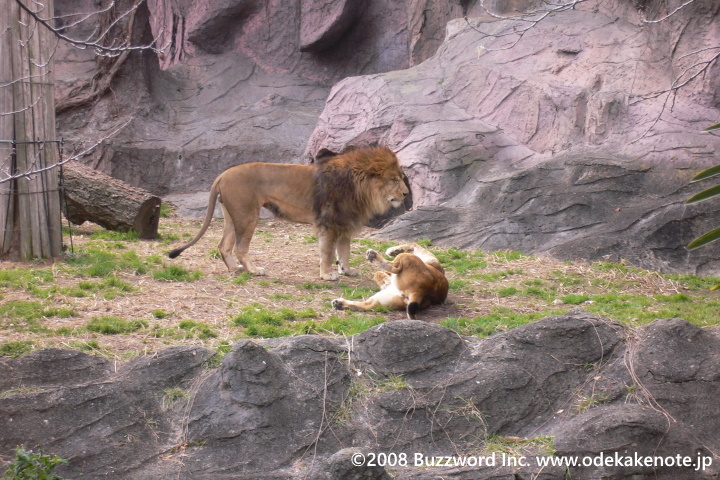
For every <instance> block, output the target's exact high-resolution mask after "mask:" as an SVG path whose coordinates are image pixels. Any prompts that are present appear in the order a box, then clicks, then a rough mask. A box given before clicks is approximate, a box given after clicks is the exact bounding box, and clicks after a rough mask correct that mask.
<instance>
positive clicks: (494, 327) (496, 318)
mask: <svg viewBox="0 0 720 480" xmlns="http://www.w3.org/2000/svg"><path fill="white" fill-rule="evenodd" d="M564 312H565V310H545V311H541V312H532V313H518V312H516V311H514V310H513V309H510V308H504V307H493V308H492V310H491V313H489V314H488V315H481V316H477V317H474V318H472V319H470V318H463V317H461V318H452V317H451V318H448V319H446V320H443V321H441V322H440V325H443V326H445V327H448V328H450V329H452V330H455V331H456V332H458V333H459V334H461V335H468V336H470V335H474V336H478V337H486V336H488V335H492V334H493V333H498V332H504V331H506V330H509V329H511V328H515V327H519V326H521V325H525V324H527V323H530V322H534V321H535V320H539V319H541V318H545V317H547V316H550V315H559V314H562V313H564Z"/></svg>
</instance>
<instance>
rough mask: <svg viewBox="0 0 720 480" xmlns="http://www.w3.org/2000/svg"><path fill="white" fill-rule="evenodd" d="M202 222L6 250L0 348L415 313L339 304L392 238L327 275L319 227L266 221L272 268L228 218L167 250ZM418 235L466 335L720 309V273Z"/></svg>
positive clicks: (361, 322)
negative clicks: (241, 247) (245, 266)
mask: <svg viewBox="0 0 720 480" xmlns="http://www.w3.org/2000/svg"><path fill="white" fill-rule="evenodd" d="M199 225H200V221H199V220H193V221H189V220H180V219H177V218H172V217H164V218H163V220H162V221H161V225H160V239H159V240H157V241H144V240H139V239H138V238H137V235H135V234H133V233H130V232H129V233H116V232H108V231H106V230H104V229H102V228H99V227H97V226H95V225H84V226H82V227H80V228H77V229H76V228H73V244H74V252H71V253H68V254H67V255H66V256H65V258H64V260H63V261H61V262H57V263H55V264H53V265H48V264H47V263H41V262H38V263H10V262H3V263H0V301H1V302H2V303H1V304H0V355H2V356H5V357H16V356H19V355H23V354H25V353H27V352H29V351H31V350H32V349H36V348H44V347H49V346H53V347H60V348H75V349H78V350H82V351H85V352H88V353H92V354H96V355H105V356H110V357H118V358H123V359H125V358H128V357H132V356H134V355H137V354H140V353H144V352H149V351H155V350H159V349H162V348H166V347H167V346H169V345H179V344H202V345H204V346H206V347H208V348H213V349H215V350H216V351H218V352H220V355H219V356H218V358H219V357H220V356H221V355H222V354H224V353H227V351H228V350H229V349H230V347H231V346H232V345H233V343H234V342H235V341H236V340H238V339H239V338H248V337H251V338H261V337H276V336H283V335H301V334H320V335H332V336H349V335H353V334H356V333H359V332H362V331H364V330H366V329H368V328H370V327H372V326H374V325H378V324H380V323H382V322H385V321H393V320H398V319H404V318H405V313H404V312H395V311H374V312H368V313H359V312H349V311H336V310H334V309H333V308H332V307H331V306H330V301H331V300H332V299H333V298H336V297H340V296H342V297H345V298H349V299H360V298H367V297H369V296H371V295H372V294H373V293H375V292H376V291H377V287H376V285H375V284H374V282H373V280H372V273H373V272H374V267H373V266H371V265H368V264H367V262H366V261H365V260H364V254H365V251H366V250H367V249H368V248H373V249H375V250H378V251H380V252H384V251H385V250H386V249H387V248H388V247H390V246H393V245H395V243H394V242H387V241H377V240H374V239H370V238H358V239H356V240H354V241H353V243H352V262H353V264H354V265H356V266H357V267H358V268H359V269H360V276H358V277H342V279H341V281H340V282H324V281H321V280H319V278H318V270H319V266H318V260H317V238H316V237H314V234H313V231H312V228H311V227H308V226H303V225H293V224H287V223H282V222H275V221H261V222H260V225H259V227H258V234H257V235H256V238H255V240H254V241H253V243H252V244H251V253H252V255H253V259H254V261H255V263H256V264H258V265H259V266H262V267H265V269H266V271H267V272H268V274H267V276H262V277H254V276H251V275H248V274H247V273H240V274H236V275H231V274H229V273H228V272H227V269H226V268H225V266H224V264H223V262H222V260H220V259H219V257H218V255H217V248H216V245H217V244H218V241H219V239H220V236H221V234H222V222H219V221H216V222H213V223H212V224H211V226H210V229H209V230H208V232H207V233H206V235H205V236H204V237H203V238H202V239H201V240H200V241H199V242H198V244H197V245H196V246H194V247H193V248H191V249H188V250H187V251H185V252H183V254H182V255H181V256H180V257H178V258H177V259H174V260H170V259H168V258H167V253H168V252H169V250H170V249H172V248H174V247H176V246H177V245H178V244H179V243H181V242H184V241H187V239H189V238H192V237H193V236H194V235H195V233H197V230H198V228H199ZM419 243H421V244H423V245H424V246H426V247H427V248H429V249H430V250H431V251H433V252H434V253H435V254H436V255H437V256H438V258H439V259H440V260H441V261H442V262H443V264H444V265H445V268H446V272H447V276H448V279H449V282H450V287H451V288H450V294H449V297H448V301H447V302H446V304H444V305H441V306H436V307H432V308H430V309H427V310H423V311H421V312H420V315H419V318H420V319H421V320H426V321H431V322H436V323H441V324H442V325H445V326H447V327H449V328H452V329H454V330H456V331H458V332H459V333H461V334H462V335H479V336H487V335H492V334H494V333H497V332H502V331H505V330H508V329H510V328H514V327H517V326H520V325H524V324H527V323H529V322H533V321H536V320H538V319H541V318H544V317H547V316H549V315H557V314H562V313H564V312H566V311H568V310H569V309H572V308H582V309H585V310H588V311H590V312H592V313H596V314H598V315H603V316H606V317H610V318H613V319H616V320H619V321H621V322H624V323H626V324H627V325H630V326H633V327H635V326H640V325H644V324H647V323H649V322H652V321H653V320H655V319H658V318H669V317H680V318H684V319H686V320H688V321H689V322H691V323H694V324H696V325H699V326H703V327H705V326H715V325H717V324H718V322H719V321H720V318H719V317H718V316H717V313H716V312H717V311H719V310H720V292H710V291H709V288H710V287H711V286H712V285H715V284H716V283H718V281H720V279H718V278H713V277H708V278H703V277H697V276H693V275H663V274H659V273H657V272H651V271H647V270H642V269H638V268H635V267H633V266H631V265H627V264H626V263H623V262H620V263H608V262H597V263H569V262H558V261H553V260H550V259H546V258H536V257H532V256H528V255H524V254H521V253H519V252H515V251H503V252H481V251H466V250H461V249H457V248H440V247H436V246H433V245H432V244H431V242H429V241H428V240H426V239H423V240H420V241H419Z"/></svg>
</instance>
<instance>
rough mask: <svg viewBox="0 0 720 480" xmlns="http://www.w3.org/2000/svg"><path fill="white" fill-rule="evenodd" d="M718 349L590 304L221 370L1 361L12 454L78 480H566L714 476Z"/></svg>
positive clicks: (271, 347) (259, 358) (411, 331)
mask: <svg viewBox="0 0 720 480" xmlns="http://www.w3.org/2000/svg"><path fill="white" fill-rule="evenodd" d="M718 351H720V338H718V335H717V332H716V331H715V330H714V329H713V330H710V329H701V328H698V327H695V326H692V325H690V324H688V323H687V322H684V321H682V320H679V319H672V320H658V321H656V322H655V323H652V324H650V325H648V326H646V327H643V328H640V329H638V330H630V329H628V328H627V327H625V326H623V325H621V324H619V323H616V322H614V321H612V320H609V319H607V318H601V317H597V316H593V315H590V314H588V313H586V312H583V311H581V310H574V311H571V312H569V313H568V314H566V315H563V316H559V317H549V318H546V319H544V320H541V321H538V322H535V323H532V324H529V325H525V326H523V327H519V328H515V329H512V330H510V331H507V332H504V333H500V334H496V335H493V336H490V337H487V338H476V337H460V336H459V335H457V334H456V333H455V332H454V331H451V330H449V329H446V328H444V327H441V326H439V325H435V324H430V323H425V322H420V321H410V320H407V321H396V322H389V323H385V324H381V325H379V326H377V327H373V328H371V329H369V330H367V331H365V332H363V333H361V334H358V335H355V336H352V337H349V338H346V339H337V338H325V337H320V336H299V337H292V338H283V339H274V340H266V341H261V342H259V343H254V342H252V341H238V342H237V343H236V344H235V345H234V346H233V348H232V350H231V351H230V352H229V353H228V354H227V355H226V356H225V357H224V358H223V359H222V361H221V362H220V363H219V364H218V363H217V362H216V361H214V360H213V352H211V351H208V350H206V349H203V348H199V347H197V348H194V347H178V348H171V349H168V350H165V351H162V352H159V353H157V354H155V355H151V356H147V357H142V358H139V359H136V360H133V361H130V362H128V363H126V364H123V365H119V366H116V365H114V364H112V363H111V362H109V361H108V360H106V359H103V358H98V357H92V356H88V355H85V354H83V353H80V352H75V351H65V350H42V351H36V352H33V353H31V354H29V355H26V356H24V357H21V358H19V359H16V360H3V361H1V362H0V391H2V395H0V453H2V454H3V455H6V454H8V453H9V452H10V450H11V449H13V448H14V447H15V446H16V445H17V444H20V443H23V444H26V445H28V446H32V447H35V446H40V447H41V448H42V449H43V450H44V451H45V452H47V453H53V454H58V455H61V456H62V457H64V458H66V459H68V460H69V463H68V464H67V465H66V466H63V467H62V468H61V469H58V473H59V474H61V475H63V476H64V477H67V478H134V479H157V478H184V479H208V480H209V479H227V478H235V479H237V478H243V479H264V480H267V479H275V478H277V479H281V478H282V479H287V478H293V479H302V478H313V479H328V480H339V479H343V480H347V479H354V478H357V479H360V478H364V479H387V478H390V477H389V476H388V475H389V473H392V474H393V475H394V476H393V477H392V478H396V479H417V480H419V479H427V480H430V479H437V478H453V479H474V480H484V479H530V478H533V479H538V478H543V479H558V478H568V477H567V476H566V475H565V474H566V469H565V468H564V467H561V466H547V467H542V466H541V465H540V464H539V463H538V460H537V459H538V458H541V459H542V458H545V459H547V458H555V459H563V458H564V459H568V460H571V459H578V461H582V459H589V460H585V462H586V463H589V465H586V466H582V465H580V466H577V467H575V466H572V467H569V469H568V470H567V473H569V475H571V478H587V479H590V478H614V479H638V478H642V479H644V478H648V479H649V478H653V479H668V480H670V479H673V480H682V479H688V480H689V479H693V480H701V479H711V478H716V475H717V461H718V460H719V459H718V458H717V457H716V456H715V454H714V453H713V452H717V451H718V449H720V444H718V436H717V431H718V429H720V420H719V419H718V418H717V417H716V416H715V415H711V414H709V412H712V411H714V408H715V405H716V399H717V397H718V395H720V378H719V377H718V372H720V363H719V362H720V357H719V356H718V354H717V352H718ZM503 448H509V450H503ZM493 452H494V458H495V461H494V463H495V464H494V465H493V464H492V462H491V459H492V458H493ZM553 452H554V453H553ZM503 453H504V455H503ZM383 455H394V456H390V457H388V456H383ZM363 456H364V457H363ZM438 456H443V457H445V456H451V457H453V458H457V459H463V458H465V459H468V458H473V459H475V460H471V462H477V461H478V459H480V458H482V459H483V460H482V461H484V462H485V464H484V465H482V466H475V465H472V466H452V465H442V464H441V463H440V462H436V464H435V465H434V466H433V464H432V459H433V458H436V457H438ZM603 456H604V457H605V458H607V457H612V458H615V457H618V458H622V459H626V458H636V457H640V458H645V457H653V458H661V459H663V461H664V462H665V464H664V466H661V467H660V468H653V467H650V466H647V465H646V464H644V463H643V464H641V465H638V464H632V465H627V464H622V465H617V464H614V465H609V464H607V462H605V463H600V464H595V463H592V462H596V463H597V462H598V459H599V458H603ZM678 456H680V457H682V458H683V459H684V458H689V459H692V461H698V460H700V461H702V462H704V463H703V464H701V465H704V466H703V468H702V469H699V470H695V469H694V468H695V467H694V466H693V467H687V466H683V467H677V466H676V465H669V461H668V460H667V459H668V458H671V457H672V458H678ZM363 458H364V460H362V459H363ZM378 458H379V459H380V460H379V461H378ZM388 459H391V460H389V461H388ZM403 459H404V460H403ZM418 459H421V460H418ZM373 460H374V461H375V463H378V466H372V465H369V463H370V462H371V461H373ZM513 462H517V463H516V464H515V463H513ZM628 462H629V463H633V462H635V460H632V461H628ZM711 462H712V463H713V464H712V465H708V464H709V463H711ZM354 463H355V464H359V465H354ZM635 463H637V462H635Z"/></svg>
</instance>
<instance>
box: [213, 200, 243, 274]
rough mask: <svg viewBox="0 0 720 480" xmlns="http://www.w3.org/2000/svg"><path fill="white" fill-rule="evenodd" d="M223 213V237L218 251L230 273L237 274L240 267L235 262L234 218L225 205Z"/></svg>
mask: <svg viewBox="0 0 720 480" xmlns="http://www.w3.org/2000/svg"><path fill="white" fill-rule="evenodd" d="M221 207H222V212H223V220H224V222H223V235H222V239H221V240H220V243H219V244H218V250H220V256H221V257H222V259H223V262H225V266H226V267H227V269H228V270H229V271H230V273H234V272H237V271H238V270H240V266H239V265H238V264H237V261H235V255H234V253H233V250H234V249H235V225H233V221H232V217H230V214H229V213H228V212H227V210H226V209H225V205H222V204H221Z"/></svg>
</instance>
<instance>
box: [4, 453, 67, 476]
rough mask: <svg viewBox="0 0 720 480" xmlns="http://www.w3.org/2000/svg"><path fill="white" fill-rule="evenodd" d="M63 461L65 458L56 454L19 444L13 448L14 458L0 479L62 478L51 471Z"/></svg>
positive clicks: (64, 461)
mask: <svg viewBox="0 0 720 480" xmlns="http://www.w3.org/2000/svg"><path fill="white" fill-rule="evenodd" d="M63 463H67V460H64V459H62V458H60V457H59V456H57V455H43V454H42V453H35V452H33V451H32V450H26V449H25V447H24V446H22V445H21V446H19V447H17V449H15V460H13V462H12V463H11V464H10V467H9V468H8V469H7V470H6V471H5V473H4V474H3V476H2V477H0V480H63V478H62V477H60V476H59V475H57V474H54V473H52V471H53V469H54V468H55V467H56V466H58V465H60V464H63Z"/></svg>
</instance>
